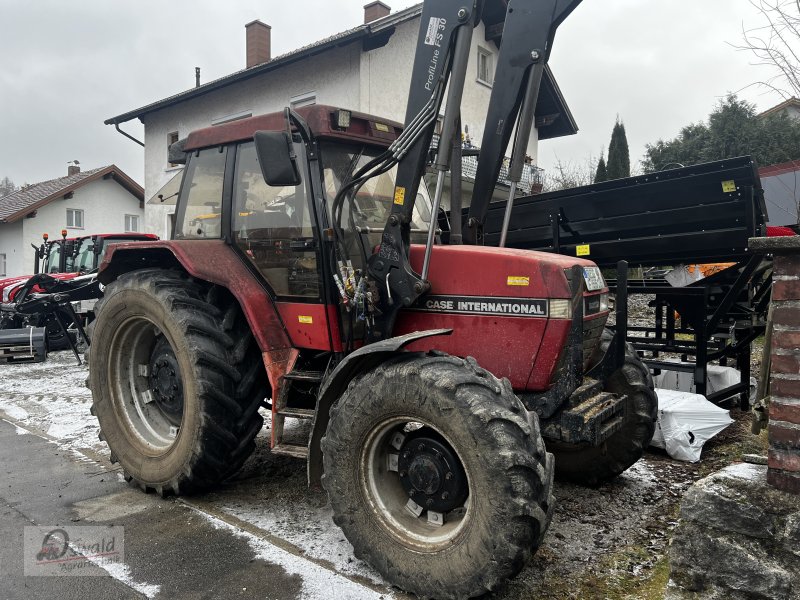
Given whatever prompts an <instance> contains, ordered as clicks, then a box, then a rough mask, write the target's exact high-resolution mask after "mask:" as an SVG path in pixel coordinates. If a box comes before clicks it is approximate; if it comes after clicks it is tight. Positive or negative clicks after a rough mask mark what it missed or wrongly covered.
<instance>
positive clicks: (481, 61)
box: [478, 46, 494, 85]
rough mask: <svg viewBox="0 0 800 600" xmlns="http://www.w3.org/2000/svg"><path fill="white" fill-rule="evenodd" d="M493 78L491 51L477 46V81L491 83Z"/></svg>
mask: <svg viewBox="0 0 800 600" xmlns="http://www.w3.org/2000/svg"><path fill="white" fill-rule="evenodd" d="M493 80H494V77H493V72H492V53H491V52H490V51H489V50H486V49H485V48H481V47H480V46H478V81H480V82H481V83H485V84H486V85H492V83H493Z"/></svg>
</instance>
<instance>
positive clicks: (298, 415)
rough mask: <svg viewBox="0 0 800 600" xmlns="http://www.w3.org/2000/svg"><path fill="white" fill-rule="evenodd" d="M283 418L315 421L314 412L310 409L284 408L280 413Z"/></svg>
mask: <svg viewBox="0 0 800 600" xmlns="http://www.w3.org/2000/svg"><path fill="white" fill-rule="evenodd" d="M278 414H279V415H281V416H282V417H292V418H295V419H313V418H314V411H313V410H312V409H310V408H283V409H281V410H280V411H279V412H278Z"/></svg>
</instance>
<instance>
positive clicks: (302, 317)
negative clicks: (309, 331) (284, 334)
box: [297, 315, 314, 325]
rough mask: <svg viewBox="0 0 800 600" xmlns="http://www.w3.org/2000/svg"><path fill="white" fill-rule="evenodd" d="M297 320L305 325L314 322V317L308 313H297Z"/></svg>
mask: <svg viewBox="0 0 800 600" xmlns="http://www.w3.org/2000/svg"><path fill="white" fill-rule="evenodd" d="M297 320H298V321H300V322H301V323H304V324H305V325H311V324H312V323H313V322H314V318H313V317H311V316H309V315H298V316H297Z"/></svg>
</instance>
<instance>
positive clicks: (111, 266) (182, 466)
mask: <svg viewBox="0 0 800 600" xmlns="http://www.w3.org/2000/svg"><path fill="white" fill-rule="evenodd" d="M505 4H507V6H505ZM578 4H579V0H570V1H566V0H542V1H539V2H531V1H525V2H522V1H515V0H511V1H510V2H508V3H504V5H503V10H504V11H506V15H507V16H506V22H505V28H504V29H503V40H502V44H501V47H500V54H499V57H498V65H497V70H496V83H495V86H494V88H493V93H492V100H491V102H490V105H489V110H488V117H487V126H486V135H485V137H484V141H483V144H482V146H481V154H480V157H479V166H478V175H477V177H476V192H475V195H474V196H473V198H472V203H471V206H470V214H469V217H468V218H467V219H466V220H465V221H464V223H463V224H464V225H465V227H466V231H465V233H466V235H465V236H464V238H465V240H466V241H467V242H469V243H470V244H469V245H457V244H454V243H451V244H448V245H445V244H442V243H440V242H441V241H442V240H443V239H445V238H448V237H449V239H450V240H454V239H458V238H459V237H460V231H461V225H462V223H461V222H460V221H461V219H459V218H458V215H460V210H458V209H457V208H456V209H453V210H451V213H450V219H449V221H450V223H449V225H450V231H440V230H439V228H442V229H446V228H447V223H448V219H447V218H446V217H445V216H444V215H443V214H441V211H440V210H439V204H440V200H441V193H442V183H443V178H444V174H445V173H446V172H447V171H448V168H449V160H450V156H449V155H448V153H447V152H440V153H439V154H438V155H437V156H436V159H435V161H434V166H435V168H436V169H437V170H438V172H439V177H438V184H437V189H436V191H435V193H434V195H433V198H431V197H430V196H429V195H428V192H427V190H426V189H425V187H424V185H421V183H420V180H421V178H422V173H423V171H424V169H425V166H426V158H427V155H428V150H429V148H430V143H431V138H432V135H433V131H434V127H435V124H436V119H437V116H438V115H439V108H440V106H441V105H442V104H443V103H444V102H445V99H444V95H445V88H446V87H447V89H448V90H449V92H448V97H447V100H446V108H445V111H444V118H443V133H442V138H441V139H442V140H449V139H452V137H453V136H454V135H456V134H458V133H459V132H458V130H457V127H456V125H457V122H458V112H459V108H458V107H459V105H460V100H461V93H462V90H463V81H464V77H465V73H466V64H467V58H468V53H469V48H470V39H471V35H472V32H473V28H474V26H475V24H477V23H478V21H479V19H480V17H481V9H482V8H483V5H482V4H480V3H467V4H466V5H463V4H461V3H460V2H454V1H453V0H429V1H427V2H425V4H424V7H423V13H422V26H421V31H420V38H419V44H418V49H417V54H416V58H415V63H414V69H413V72H412V82H411V91H410V94H409V102H408V109H407V118H406V123H405V126H401V125H400V124H397V123H392V122H390V121H387V120H385V119H383V118H380V117H376V116H371V115H366V114H361V113H357V112H353V111H349V110H344V109H340V108H336V107H331V106H310V107H305V108H301V109H298V110H297V111H293V110H290V109H287V110H286V111H284V112H283V113H274V114H267V115H263V116H257V117H252V118H248V119H243V120H240V121H236V122H232V123H228V124H223V125H219V126H215V127H210V128H208V129H202V130H199V131H196V132H193V133H191V134H190V135H189V137H188V138H187V139H186V140H182V141H180V142H178V143H177V144H174V145H173V147H172V148H171V152H170V161H171V162H176V163H177V162H183V163H185V164H186V167H185V174H184V178H183V182H182V185H181V190H180V193H179V196H178V201H177V213H176V229H175V234H174V239H172V240H170V241H158V242H145V243H140V244H136V245H135V246H134V245H128V246H117V247H112V248H111V249H110V251H109V252H108V254H107V255H106V257H105V260H104V262H103V264H102V266H101V270H100V274H99V276H98V278H99V280H100V281H101V282H102V283H103V284H105V285H106V289H105V295H104V297H103V299H102V300H101V301H100V302H99V303H98V306H97V318H96V320H95V321H94V322H93V323H92V324H91V325H90V338H91V341H92V352H91V356H90V361H89V362H90V376H89V383H90V387H91V390H92V396H93V405H92V413H93V414H95V415H96V416H97V417H98V419H99V422H100V427H101V430H102V436H103V439H105V440H106V441H107V443H108V445H109V447H110V450H111V458H112V460H113V461H118V462H119V463H120V464H121V466H122V468H123V470H124V473H125V476H126V478H127V479H128V480H129V481H130V480H132V481H134V482H135V483H136V484H137V485H138V486H139V487H141V488H142V489H143V490H146V491H147V490H154V491H156V492H158V493H160V494H162V495H166V494H171V493H174V494H186V493H192V492H197V491H200V490H204V489H207V488H209V487H211V486H213V485H215V484H217V483H218V482H220V481H223V480H225V479H226V478H228V477H230V476H232V475H233V474H234V473H236V472H237V471H238V470H239V468H240V467H241V466H242V464H243V463H244V462H245V461H246V460H247V458H248V457H249V455H250V454H251V453H252V451H253V449H254V446H255V445H254V438H255V436H256V435H257V433H258V432H259V431H260V430H261V428H262V425H263V418H262V416H261V414H260V413H259V409H260V408H261V407H266V408H268V409H269V410H270V411H271V448H272V452H274V453H281V454H287V455H290V456H295V457H298V458H305V459H306V460H307V465H308V474H309V482H310V484H311V485H312V486H314V485H319V484H321V485H322V486H323V487H324V488H325V490H326V491H327V493H328V496H329V498H330V502H331V506H332V508H333V513H334V520H335V522H336V523H337V524H338V525H339V526H340V527H341V528H342V529H343V531H344V533H345V535H346V536H347V538H348V540H349V541H350V542H351V543H352V544H353V547H354V549H355V553H356V555H357V556H359V557H361V558H363V559H364V560H366V561H368V562H369V563H370V564H372V565H373V566H374V567H375V568H376V569H377V570H378V571H379V572H380V573H381V574H382V575H383V576H384V577H386V579H387V580H389V581H390V582H392V583H393V584H396V585H398V586H400V587H402V588H404V589H406V590H409V591H411V592H414V593H416V594H419V595H424V596H435V597H439V598H461V597H471V596H476V595H481V594H484V593H486V592H488V591H491V590H494V589H497V588H498V587H499V586H501V585H502V584H503V583H504V582H505V581H507V580H508V578H510V577H513V576H514V575H516V574H517V573H518V572H519V571H520V570H521V569H522V567H523V566H524V564H525V562H526V560H527V559H528V558H529V557H530V555H531V553H532V551H535V549H536V548H537V547H538V545H539V543H540V541H541V539H542V537H543V535H544V533H545V531H546V529H547V527H548V525H549V522H550V519H551V515H552V510H553V496H552V485H553V483H552V482H553V476H554V473H558V474H560V475H561V476H563V477H565V478H569V479H572V480H576V481H581V482H584V483H587V484H597V483H600V482H602V481H606V480H608V479H610V478H612V477H614V476H616V475H618V474H619V473H621V472H622V471H624V470H625V469H627V468H628V467H629V466H631V465H632V464H633V463H634V462H636V461H637V460H638V459H639V458H640V457H641V455H642V452H643V450H644V448H645V447H646V446H647V445H648V443H649V441H650V438H651V437H652V435H653V430H654V423H655V417H656V406H657V405H656V398H655V394H654V392H653V386H652V380H651V378H650V375H649V373H648V371H647V369H646V368H645V367H644V366H643V365H642V363H641V361H640V360H639V359H638V357H637V356H636V354H635V353H634V352H633V351H632V350H631V348H630V347H629V346H627V345H626V344H625V343H624V339H625V338H624V333H625V327H624V323H625V319H624V318H622V319H621V320H620V319H619V318H618V320H617V322H618V323H620V325H619V326H618V331H617V333H616V334H612V333H611V332H610V331H608V330H606V329H605V324H606V320H607V317H608V314H609V310H608V288H607V287H606V284H605V282H604V280H603V277H602V274H601V273H600V270H599V269H598V268H597V267H596V266H595V265H594V264H593V263H591V262H590V261H588V260H583V259H579V258H572V257H566V256H559V255H555V254H548V253H540V252H530V251H524V250H511V249H506V248H489V247H485V246H482V245H480V243H481V241H482V219H483V218H485V214H486V209H487V207H488V202H489V201H490V199H491V195H492V189H493V187H494V185H493V183H491V182H492V181H496V180H497V173H498V171H499V168H500V164H501V162H502V156H503V152H504V151H505V148H506V146H507V145H508V142H509V141H510V137H511V133H512V130H513V129H514V127H515V125H516V127H517V134H516V141H515V144H514V154H513V156H512V170H511V171H512V181H513V180H514V179H513V178H514V172H515V171H514V165H519V164H521V163H522V161H523V160H524V154H525V150H526V147H527V136H528V134H529V132H530V128H531V125H532V121H533V118H532V117H533V108H534V107H535V103H536V98H537V96H538V89H539V83H540V81H541V76H542V72H543V69H544V65H545V63H546V60H547V56H548V54H549V51H550V49H551V48H552V41H553V37H554V34H555V30H556V27H557V26H558V24H560V23H561V21H563V19H564V18H566V16H567V15H568V14H569V12H571V11H572V10H573V9H574V8H575V7H576V6H577V5H578ZM512 13H513V17H512V16H510V15H511V14H512ZM448 82H449V86H448ZM439 147H440V148H446V149H448V151H449V148H450V145H449V144H446V143H442V144H440V146H439ZM517 181H518V179H517ZM513 197H514V190H513V189H512V191H511V197H510V201H509V206H510V205H511V203H512V201H513ZM453 230H457V235H456V236H454V235H453ZM447 234H449V236H448V235H447ZM624 275H625V271H624V269H623V270H622V271H621V277H620V288H619V289H620V295H619V298H618V306H619V307H621V308H623V314H622V315H621V316H622V317H624V306H625V302H624V297H625V295H624V289H625V286H624ZM619 340H623V341H619ZM287 419H291V420H295V419H301V420H302V419H306V420H311V426H310V428H309V431H308V435H307V437H306V438H305V439H302V440H299V441H298V440H297V439H294V440H293V439H291V438H292V435H291V434H292V433H293V432H292V431H291V430H288V429H287V430H285V424H286V423H287ZM300 431H301V432H302V431H304V430H303V428H300ZM295 432H296V430H295ZM545 444H546V445H545Z"/></svg>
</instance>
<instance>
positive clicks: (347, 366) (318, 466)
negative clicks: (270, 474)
mask: <svg viewBox="0 0 800 600" xmlns="http://www.w3.org/2000/svg"><path fill="white" fill-rule="evenodd" d="M452 332H453V330H452V329H429V330H427V331H415V332H413V333H407V334H405V335H400V336H397V337H393V338H389V339H386V340H381V341H379V342H375V343H374V344H367V345H366V346H362V347H361V348H359V349H358V350H356V351H355V352H352V353H351V354H349V355H348V356H347V357H346V358H345V359H344V360H343V361H342V362H340V363H339V364H338V365H337V366H336V368H335V369H334V370H333V371H332V372H331V374H330V375H329V376H328V378H327V379H326V380H325V382H324V383H323V384H322V386H321V387H320V392H319V398H318V400H317V410H316V413H315V414H314V423H313V426H312V431H311V438H310V439H309V442H308V485H309V486H310V487H312V488H315V489H319V488H320V487H321V483H322V472H323V467H322V449H321V446H320V444H321V442H322V437H323V436H324V435H325V431H326V430H327V429H328V420H329V415H330V409H331V407H332V406H333V405H334V404H335V403H336V400H338V398H339V396H341V394H342V392H343V391H344V390H345V389H346V388H347V386H348V384H349V383H350V381H351V380H352V379H353V378H354V377H355V376H356V375H358V374H359V373H364V372H365V371H369V370H370V369H372V368H374V367H375V366H377V365H378V364H380V363H382V362H383V361H385V360H386V359H387V358H389V357H390V356H392V355H394V354H397V353H399V352H401V351H402V349H403V348H404V347H405V346H407V345H408V344H410V343H411V342H415V341H417V340H421V339H423V338H426V337H432V336H437V335H450V334H451V333H452Z"/></svg>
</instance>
